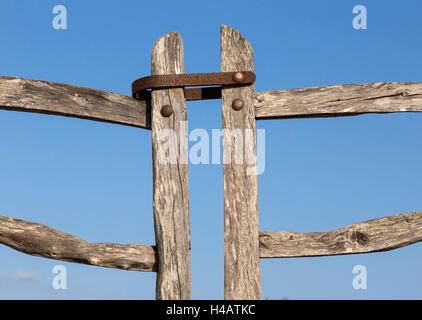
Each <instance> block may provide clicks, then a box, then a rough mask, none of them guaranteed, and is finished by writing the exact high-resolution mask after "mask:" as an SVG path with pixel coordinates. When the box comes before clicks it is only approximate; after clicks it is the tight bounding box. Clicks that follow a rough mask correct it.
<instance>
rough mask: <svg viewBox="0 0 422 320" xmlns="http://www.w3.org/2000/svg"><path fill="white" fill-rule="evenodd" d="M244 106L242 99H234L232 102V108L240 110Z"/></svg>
mask: <svg viewBox="0 0 422 320" xmlns="http://www.w3.org/2000/svg"><path fill="white" fill-rule="evenodd" d="M243 106H244V103H243V100H242V99H235V100H233V102H232V108H233V109H234V110H236V111H239V110H242V109H243Z"/></svg>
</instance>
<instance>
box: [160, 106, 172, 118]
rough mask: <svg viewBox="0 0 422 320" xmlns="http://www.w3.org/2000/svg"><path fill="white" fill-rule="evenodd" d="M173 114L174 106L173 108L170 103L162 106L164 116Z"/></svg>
mask: <svg viewBox="0 0 422 320" xmlns="http://www.w3.org/2000/svg"><path fill="white" fill-rule="evenodd" d="M172 114H173V108H172V107H171V106H170V105H168V104H166V105H165V106H163V107H162V108H161V115H162V116H163V117H165V118H168V117H170V116H171V115H172Z"/></svg>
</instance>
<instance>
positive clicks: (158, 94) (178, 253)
mask: <svg viewBox="0 0 422 320" xmlns="http://www.w3.org/2000/svg"><path fill="white" fill-rule="evenodd" d="M184 72H185V65H184V57H183V41H182V38H181V36H180V34H179V33H178V32H173V33H169V34H167V35H165V36H163V37H161V38H160V39H159V40H158V41H157V42H156V43H155V45H154V49H153V51H152V59H151V73H152V75H159V74H179V73H184ZM186 119H187V117H186V101H185V97H184V92H183V89H181V88H172V89H157V90H153V92H152V94H151V130H152V135H151V136H152V159H153V179H154V200H153V201H154V203H153V208H154V226H155V238H156V245H157V251H158V270H157V284H156V286H157V287H156V290H157V291H156V297H157V299H160V300H170V299H171V300H173V299H192V284H191V274H190V227H189V194H188V162H187V158H188V154H187V152H188V151H187V123H186ZM179 146H182V147H179Z"/></svg>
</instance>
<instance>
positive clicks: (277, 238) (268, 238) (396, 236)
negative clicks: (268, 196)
mask: <svg viewBox="0 0 422 320" xmlns="http://www.w3.org/2000/svg"><path fill="white" fill-rule="evenodd" d="M259 241H260V255H261V258H293V257H314V256H333V255H340V254H356V253H368V252H377V251H387V250H393V249H397V248H400V247H404V246H407V245H410V244H413V243H416V242H419V241H422V212H413V213H406V214H398V215H393V216H389V217H384V218H378V219H373V220H369V221H366V222H361V223H357V224H353V225H350V226H347V227H344V228H340V229H336V230H333V231H330V232H310V233H297V232H289V231H280V232H260V235H259Z"/></svg>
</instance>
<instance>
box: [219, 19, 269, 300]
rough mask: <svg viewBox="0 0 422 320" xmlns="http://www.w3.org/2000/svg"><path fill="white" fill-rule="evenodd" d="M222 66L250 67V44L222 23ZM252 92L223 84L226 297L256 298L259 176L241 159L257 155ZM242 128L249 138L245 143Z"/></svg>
mask: <svg viewBox="0 0 422 320" xmlns="http://www.w3.org/2000/svg"><path fill="white" fill-rule="evenodd" d="M221 71H223V72H229V71H253V52H252V48H251V46H250V44H249V43H248V41H247V40H246V39H245V38H244V37H243V36H242V35H241V34H240V33H239V32H237V31H236V30H234V29H232V28H230V27H228V26H222V27H221ZM253 92H254V87H253V86H245V87H237V88H229V87H226V88H223V89H222V121H223V170H224V297H225V299H260V298H261V273H260V260H259V219H258V179H257V175H256V174H250V172H249V174H248V163H247V159H246V158H247V156H246V155H247V154H249V155H252V156H253V157H254V158H255V159H256V121H255V113H254V108H253ZM238 98H240V99H242V100H243V102H244V107H243V109H242V110H240V111H235V110H234V109H233V108H232V101H233V100H234V99H238ZM247 129H249V130H250V131H251V132H252V133H253V139H252V140H251V141H247V142H246V140H247V139H246V134H245V132H246V130H247ZM235 130H241V133H242V136H243V137H242V138H241V140H238V138H234V139H232V136H231V133H234V132H235ZM236 144H237V145H236ZM238 147H240V148H242V149H241V150H243V152H242V153H243V155H242V158H243V159H241V160H242V161H241V163H239V161H238V162H237V161H236V151H237V150H236V148H238ZM228 159H230V162H228V163H227V160H228ZM249 169H250V168H249Z"/></svg>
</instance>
